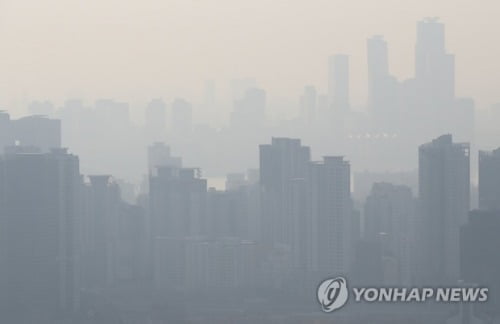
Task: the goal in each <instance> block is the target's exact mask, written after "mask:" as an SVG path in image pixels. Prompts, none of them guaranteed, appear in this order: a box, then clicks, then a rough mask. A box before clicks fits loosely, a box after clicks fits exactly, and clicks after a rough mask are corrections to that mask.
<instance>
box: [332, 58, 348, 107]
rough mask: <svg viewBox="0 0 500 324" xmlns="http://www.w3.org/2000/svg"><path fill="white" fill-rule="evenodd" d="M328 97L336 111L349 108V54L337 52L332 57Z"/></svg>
mask: <svg viewBox="0 0 500 324" xmlns="http://www.w3.org/2000/svg"><path fill="white" fill-rule="evenodd" d="M328 98H329V101H330V106H331V108H332V109H333V110H334V111H335V112H346V111H348V110H349V107H350V105H349V56H348V55H345V54H336V55H333V56H331V57H330V61H329V70H328Z"/></svg>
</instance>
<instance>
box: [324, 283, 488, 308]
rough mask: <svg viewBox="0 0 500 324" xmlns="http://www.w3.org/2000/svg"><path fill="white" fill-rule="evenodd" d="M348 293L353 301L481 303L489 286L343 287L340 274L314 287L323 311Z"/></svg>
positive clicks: (343, 301)
mask: <svg viewBox="0 0 500 324" xmlns="http://www.w3.org/2000/svg"><path fill="white" fill-rule="evenodd" d="M350 293H352V297H353V302H354V303H360V302H365V303H425V302H427V301H430V302H436V303H453V302H460V303H478V302H479V303H481V302H487V301H488V294H489V289H488V288H487V287H478V286H476V285H471V284H468V285H466V284H463V283H462V284H461V285H460V286H458V287H376V288H375V287H353V288H351V291H349V288H348V287H347V280H346V279H345V278H344V277H337V278H334V279H327V280H325V281H323V282H322V283H321V284H320V285H319V286H318V291H317V295H318V301H319V303H320V304H321V308H322V309H323V311H324V312H326V313H331V312H333V311H334V310H337V309H339V308H341V307H342V306H344V305H345V304H346V303H347V299H348V298H349V295H350Z"/></svg>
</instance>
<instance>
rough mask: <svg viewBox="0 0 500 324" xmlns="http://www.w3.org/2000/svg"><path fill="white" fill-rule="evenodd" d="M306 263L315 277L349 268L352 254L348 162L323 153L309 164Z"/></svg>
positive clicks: (340, 272) (339, 272)
mask: <svg viewBox="0 0 500 324" xmlns="http://www.w3.org/2000/svg"><path fill="white" fill-rule="evenodd" d="M308 173H309V175H308V197H309V200H310V201H309V206H310V207H309V208H310V215H311V224H310V227H311V234H310V241H311V247H310V249H309V250H310V251H311V253H312V257H311V261H310V266H311V269H310V270H312V273H314V274H315V275H317V276H318V278H317V279H320V278H321V277H323V278H324V277H325V276H328V275H331V274H332V273H338V274H345V273H347V272H348V271H349V267H350V265H351V258H352V248H353V246H352V236H351V232H352V222H351V219H352V202H351V189H350V188H351V187H350V165H349V162H348V161H346V160H344V158H343V157H340V156H326V157H324V158H323V161H321V162H312V163H310V165H309V172H308Z"/></svg>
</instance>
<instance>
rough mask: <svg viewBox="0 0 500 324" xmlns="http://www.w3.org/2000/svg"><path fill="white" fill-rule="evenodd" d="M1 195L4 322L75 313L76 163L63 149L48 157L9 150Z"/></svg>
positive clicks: (0, 174) (0, 176)
mask: <svg viewBox="0 0 500 324" xmlns="http://www.w3.org/2000/svg"><path fill="white" fill-rule="evenodd" d="M21 151H22V150H21ZM0 190H1V191H0V273H1V274H0V278H1V279H0V280H1V281H0V286H1V287H0V296H1V298H2V302H1V303H0V307H1V308H2V310H0V314H2V318H3V320H5V316H6V317H7V319H9V318H10V320H7V321H6V322H10V323H13V322H17V321H22V320H21V318H24V320H26V321H27V322H37V323H45V321H47V322H50V321H51V320H54V316H60V314H64V313H67V312H73V311H76V310H77V309H78V307H79V291H80V287H79V271H80V262H79V255H80V253H79V234H78V233H79V228H80V227H79V225H80V212H79V211H80V192H81V176H80V172H79V161H78V158H77V157H76V156H74V155H71V154H68V153H67V152H66V150H65V149H54V150H52V151H51V152H50V153H16V152H15V151H14V150H11V152H10V153H8V154H6V155H5V156H4V157H2V158H1V159H0ZM10 316H12V317H10ZM30 316H33V318H31V317H30ZM35 319H36V320H35Z"/></svg>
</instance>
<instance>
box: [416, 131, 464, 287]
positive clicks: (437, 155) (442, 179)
mask: <svg viewBox="0 0 500 324" xmlns="http://www.w3.org/2000/svg"><path fill="white" fill-rule="evenodd" d="M469 154H470V149H469V144H464V143H454V142H453V139H452V136H451V135H443V136H441V137H439V138H437V139H435V140H433V141H431V142H430V143H426V144H423V145H421V146H420V147H419V209H420V210H419V212H420V224H419V226H420V228H419V231H418V238H419V246H420V247H421V248H422V250H421V251H420V257H421V258H422V259H421V262H419V265H420V266H421V267H422V268H421V269H420V270H419V271H420V273H421V275H422V279H423V280H424V281H431V282H440V283H441V284H443V283H446V282H455V281H456V280H457V279H458V277H459V271H458V269H459V248H458V246H459V244H458V242H459V229H460V226H461V225H463V224H464V223H465V222H466V219H467V213H468V212H469V208H470V161H469V159H470V157H469Z"/></svg>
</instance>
